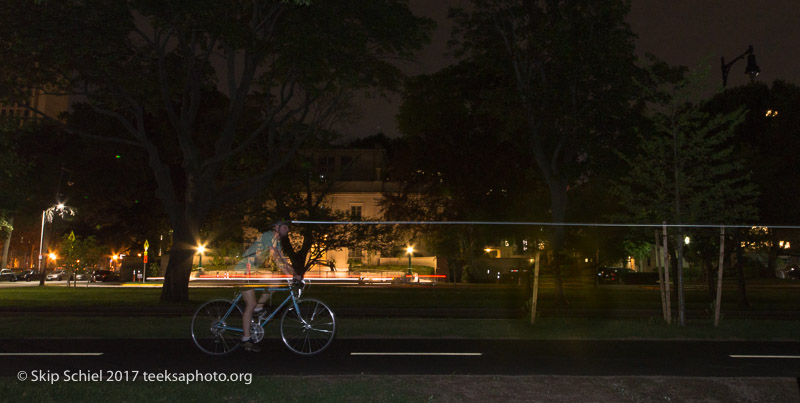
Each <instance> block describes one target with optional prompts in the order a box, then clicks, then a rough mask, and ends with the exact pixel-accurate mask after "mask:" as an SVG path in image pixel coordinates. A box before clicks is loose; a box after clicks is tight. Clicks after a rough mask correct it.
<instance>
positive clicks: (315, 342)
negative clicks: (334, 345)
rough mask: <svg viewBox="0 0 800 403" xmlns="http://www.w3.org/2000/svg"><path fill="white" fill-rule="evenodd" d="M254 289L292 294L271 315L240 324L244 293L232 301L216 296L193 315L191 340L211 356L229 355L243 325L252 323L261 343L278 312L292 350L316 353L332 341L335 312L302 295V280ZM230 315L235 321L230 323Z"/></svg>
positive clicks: (253, 331) (283, 333) (238, 343)
mask: <svg viewBox="0 0 800 403" xmlns="http://www.w3.org/2000/svg"><path fill="white" fill-rule="evenodd" d="M253 290H254V291H261V292H270V293H274V292H275V291H282V290H288V291H289V295H288V296H287V297H286V298H285V299H284V300H283V302H281V303H280V304H278V306H277V307H276V308H275V309H274V310H272V312H270V313H269V315H267V314H266V313H265V314H263V316H262V317H260V318H259V319H256V321H257V322H255V323H254V322H253V321H251V322H250V323H241V320H240V319H243V318H242V314H243V312H242V308H241V305H240V304H239V301H240V300H241V299H242V294H241V293H237V294H236V295H235V296H234V298H233V300H232V301H231V300H226V299H213V300H210V301H208V302H206V303H204V304H203V305H201V306H200V307H199V308H197V311H196V312H195V314H194V317H193V318H192V340H193V341H194V343H195V344H196V345H197V347H198V348H199V349H200V350H202V351H203V352H205V353H208V354H212V355H222V354H227V353H229V352H231V351H233V350H235V349H236V347H238V346H239V345H240V342H239V340H238V339H239V337H237V336H238V335H242V334H243V333H244V329H243V328H242V327H243V326H251V328H250V330H252V332H251V337H254V339H253V340H254V343H258V342H259V341H261V340H262V339H263V337H264V326H265V325H266V324H267V323H268V322H270V321H272V320H273V319H275V317H276V315H278V313H281V314H282V316H281V320H280V334H281V340H283V343H284V344H285V345H286V347H288V348H289V349H290V350H292V351H293V352H295V353H297V354H300V355H313V354H317V353H319V352H320V351H322V350H324V349H325V348H326V347H327V346H328V345H329V344H330V343H331V341H333V337H334V334H335V333H336V318H335V316H334V313H333V311H331V309H330V308H328V306H327V305H325V303H324V302H322V301H320V300H317V299H314V298H301V296H302V294H303V291H304V284H303V283H289V284H288V285H287V286H277V287H259V288H254V289H253ZM262 296H263V295H262ZM290 313H291V315H289V314H290ZM231 318H232V319H233V321H232V322H233V323H231V324H229V323H228V321H229V320H230V319H231Z"/></svg>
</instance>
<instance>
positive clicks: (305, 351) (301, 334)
mask: <svg viewBox="0 0 800 403" xmlns="http://www.w3.org/2000/svg"><path fill="white" fill-rule="evenodd" d="M297 306H298V307H299V308H300V310H299V311H297V310H296V309H295V307H294V305H290V306H289V308H287V309H286V310H285V311H284V312H283V317H282V318H281V338H282V339H283V343H284V344H286V347H289V349H290V350H292V351H294V352H295V353H297V354H302V355H312V354H317V353H319V352H320V351H322V350H324V349H325V348H326V347H328V346H329V345H330V344H331V342H332V341H333V336H334V334H335V333H336V318H335V317H334V315H333V312H332V311H331V310H330V308H328V306H327V305H325V304H324V303H322V301H318V300H316V299H310V298H309V299H301V300H298V301H297Z"/></svg>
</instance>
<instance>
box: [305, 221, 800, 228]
mask: <svg viewBox="0 0 800 403" xmlns="http://www.w3.org/2000/svg"><path fill="white" fill-rule="evenodd" d="M292 224H299V225H302V224H315V225H535V226H541V227H553V226H563V227H637V228H642V227H656V228H661V227H670V228H675V227H684V228H719V227H726V228H753V227H766V226H767V225H761V224H755V225H754V224H747V225H743V224H663V223H662V224H637V223H621V224H615V223H574V222H528V221H303V220H295V221H292ZM768 227H769V228H781V229H800V225H769V226H768Z"/></svg>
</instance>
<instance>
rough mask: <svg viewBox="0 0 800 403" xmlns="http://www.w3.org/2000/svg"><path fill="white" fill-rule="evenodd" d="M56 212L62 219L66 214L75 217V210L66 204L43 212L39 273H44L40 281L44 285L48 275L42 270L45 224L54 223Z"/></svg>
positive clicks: (57, 205)
mask: <svg viewBox="0 0 800 403" xmlns="http://www.w3.org/2000/svg"><path fill="white" fill-rule="evenodd" d="M56 212H57V213H58V216H59V217H62V218H63V217H64V215H65V214H69V215H75V210H73V209H72V208H70V207H67V206H65V205H64V203H58V204H56V205H55V206H51V207H50V208H48V209H46V210H44V211H42V232H41V234H40V235H39V271H41V272H42V279H41V280H40V284H44V278H45V275H46V274H47V273H45V272H44V269H42V246H43V245H44V224H45V222H53V217H54V216H55V214H56ZM45 263H46V262H45Z"/></svg>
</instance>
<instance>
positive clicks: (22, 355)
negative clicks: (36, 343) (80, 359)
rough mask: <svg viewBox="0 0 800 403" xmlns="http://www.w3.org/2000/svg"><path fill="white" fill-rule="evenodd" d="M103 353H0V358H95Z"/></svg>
mask: <svg viewBox="0 0 800 403" xmlns="http://www.w3.org/2000/svg"><path fill="white" fill-rule="evenodd" d="M103 354H105V353H0V356H4V357H5V356H16V357H59V356H62V357H76V356H90V357H97V356H101V355H103Z"/></svg>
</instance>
